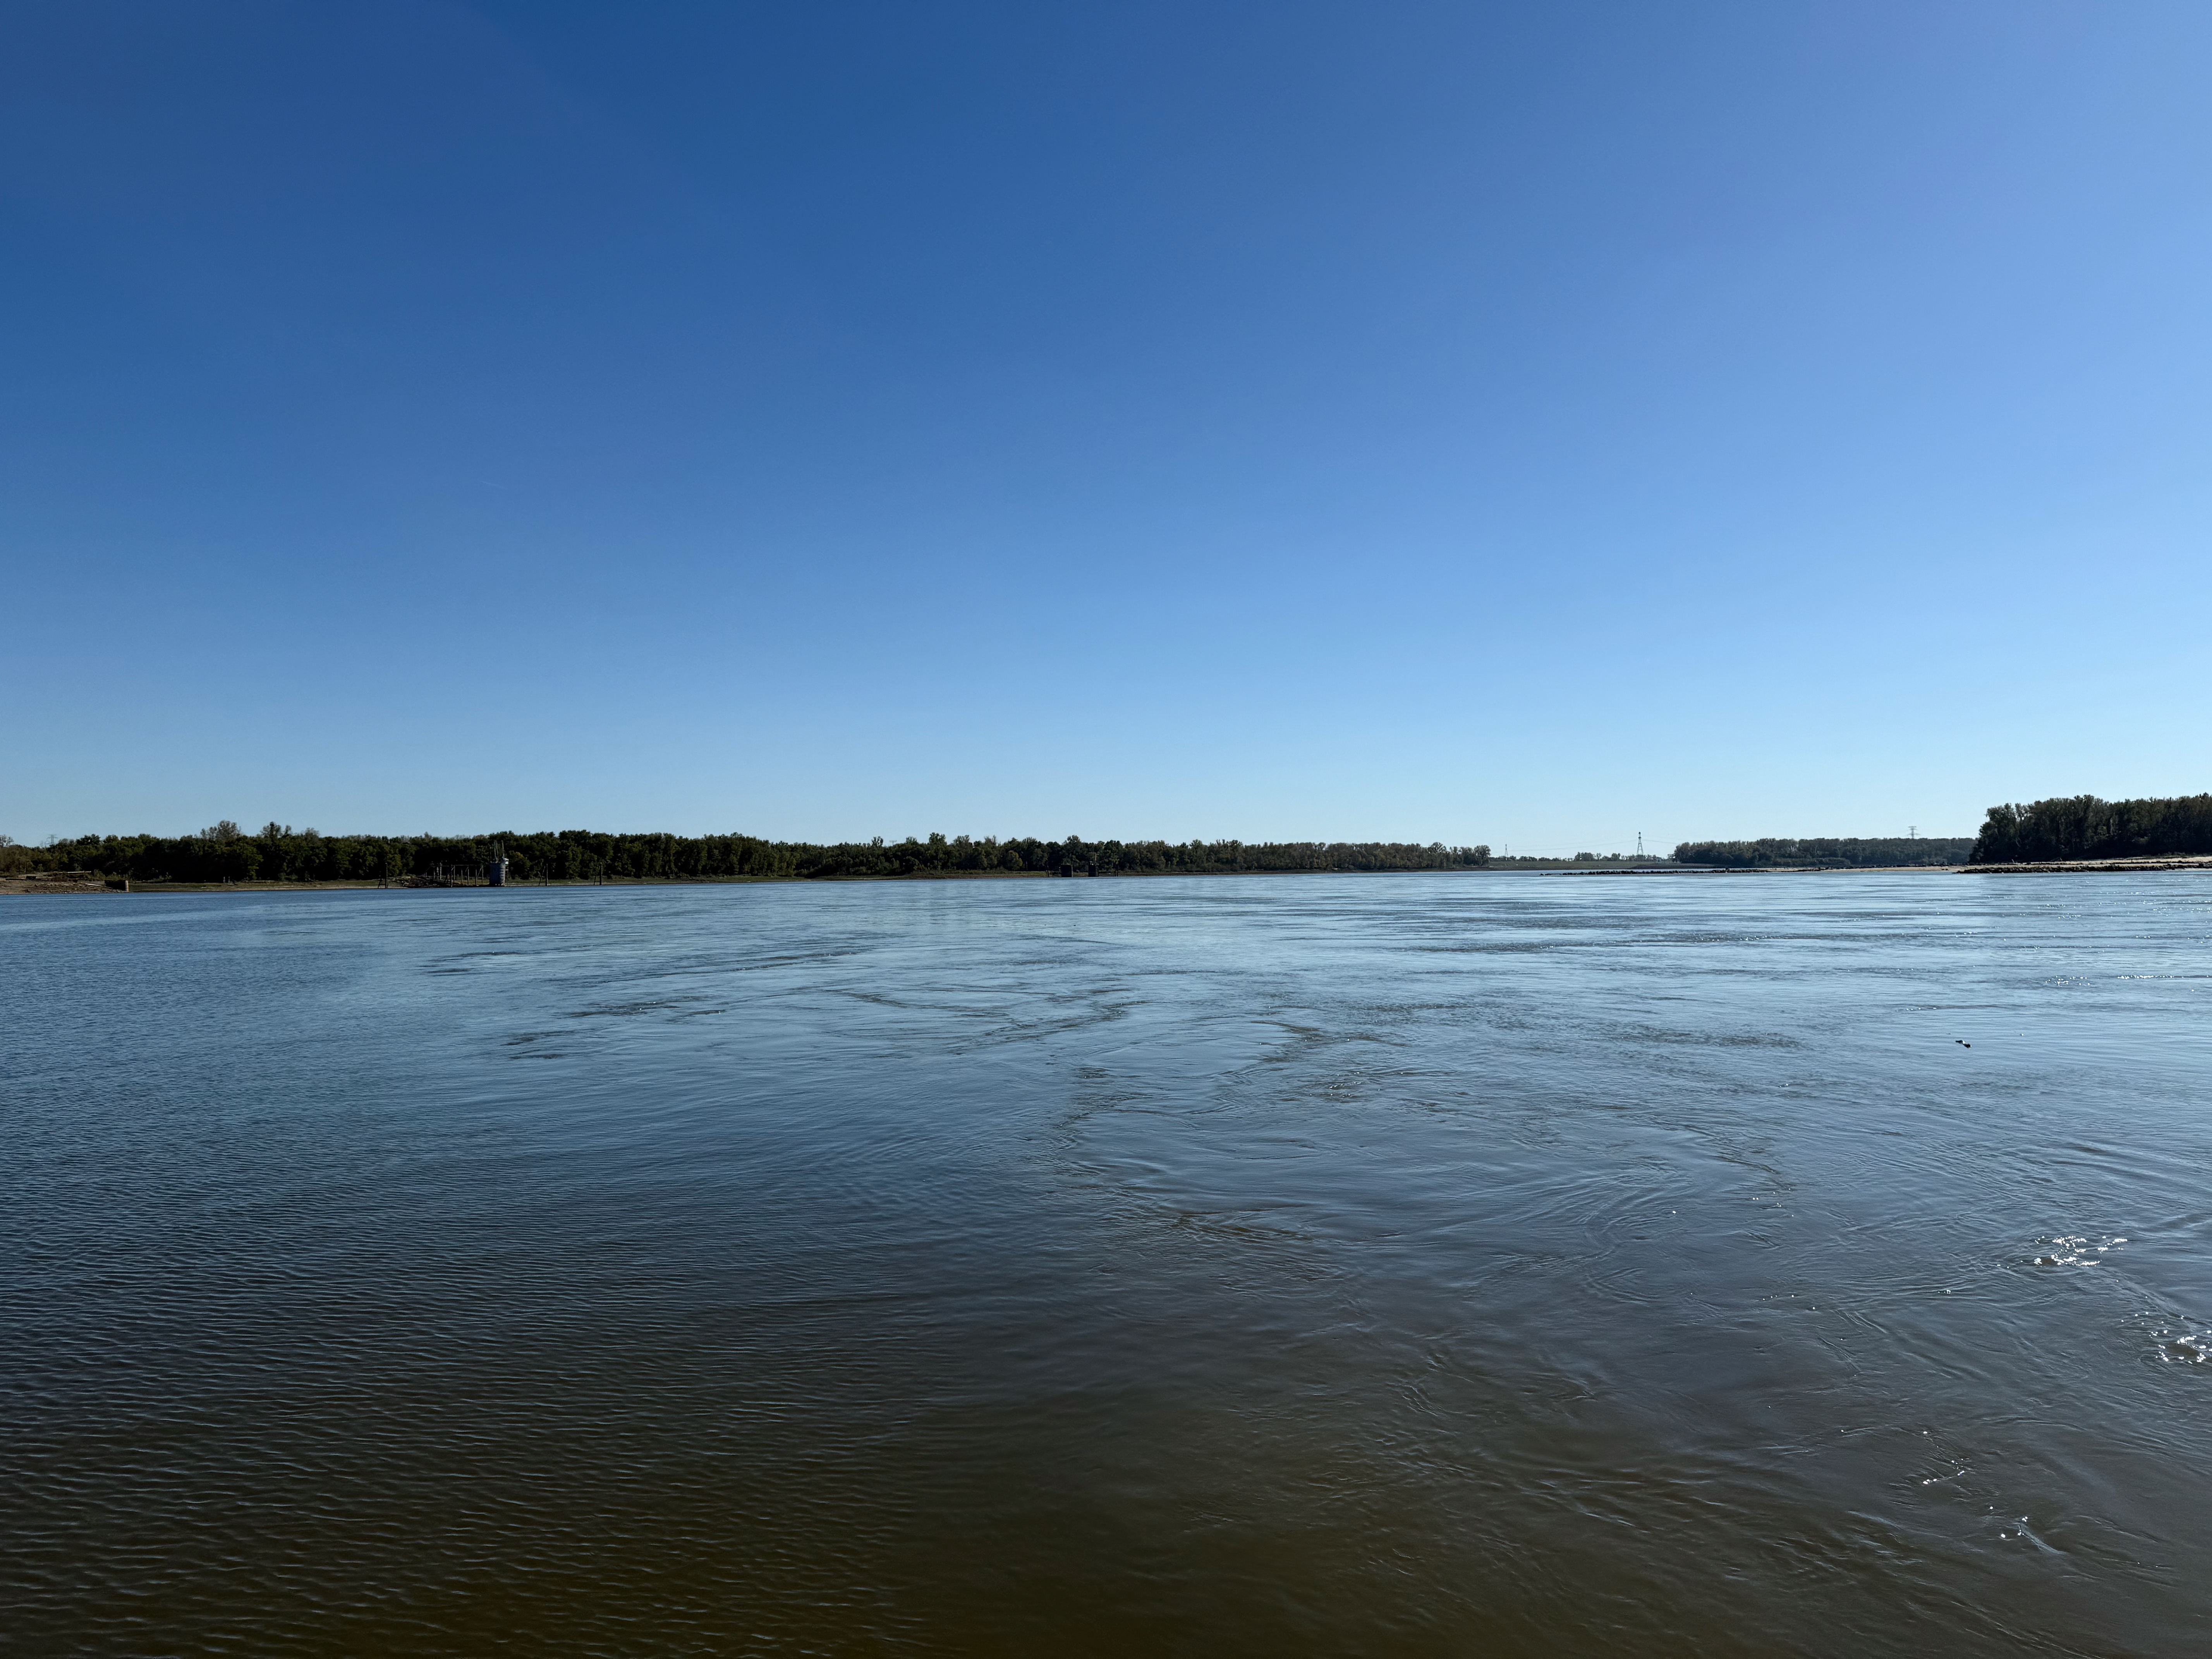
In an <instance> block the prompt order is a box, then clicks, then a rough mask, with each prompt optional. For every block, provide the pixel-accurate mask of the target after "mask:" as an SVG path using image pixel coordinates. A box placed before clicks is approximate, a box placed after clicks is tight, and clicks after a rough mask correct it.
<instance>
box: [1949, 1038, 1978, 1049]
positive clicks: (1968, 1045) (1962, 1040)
mask: <svg viewBox="0 0 2212 1659" xmlns="http://www.w3.org/2000/svg"><path fill="white" fill-rule="evenodd" d="M1951 1041H1952V1042H1955V1043H1957V1044H1958V1045H1959V1046H1960V1048H1972V1047H1973V1046H1974V1045H1973V1044H1972V1043H1971V1042H1967V1041H1966V1038H1964V1037H1953V1038H1952V1039H1951Z"/></svg>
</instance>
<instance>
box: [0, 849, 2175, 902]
mask: <svg viewBox="0 0 2212 1659" xmlns="http://www.w3.org/2000/svg"><path fill="white" fill-rule="evenodd" d="M1906 871H1912V872H1918V873H1920V874H1923V875H1931V876H1942V875H1949V876H2007V875H2069V876H2090V875H2127V874H2133V873H2136V872H2163V871H2196V872H2212V858H2150V859H2061V860H2051V861H2049V862H2046V863H2040V864H1913V865H1862V866H1854V867H1851V868H1847V869H1836V868H1821V867H1820V866H1813V865H1769V866H1764V867H1761V868H1758V869H1744V870H1738V869H1726V868H1723V867H1721V866H1717V865H1651V864H1644V865H1622V866H1612V867H1600V868H1597V869H1589V868H1583V869H1577V868H1576V867H1574V866H1571V865H1565V866H1557V867H1553V868H1551V869H1537V870H1529V869H1522V870H1513V869H1505V870H1456V871H1451V872H1445V873H1449V874H1452V875H1459V876H1510V875H1528V876H1857V875H1870V874H1882V875H1896V874H1899V873H1902V872H1906ZM1131 873H1137V872H1131ZM1143 873H1146V874H1155V875H1158V876H1168V875H1188V874H1190V873H1191V872H1177V871H1159V872H1143ZM1230 873H1237V872H1206V874H1208V875H1212V874H1230ZM1243 873H1245V874H1249V875H1279V876H1298V875H1328V874H1332V873H1334V874H1357V873H1360V872H1343V871H1338V872H1329V871H1303V870H1259V871H1247V872H1243ZM1368 873H1379V874H1385V875H1406V874H1411V875H1425V874H1434V873H1437V872H1430V871H1384V872H1368ZM1053 874H1054V872H1050V871H1043V870H1022V871H1012V870H1009V871H970V870H948V871H942V872H935V873H933V874H931V875H927V876H866V877H842V878H832V879H840V880H864V881H1038V880H1045V879H1049V878H1051V877H1052V875H1053ZM763 879H769V880H797V879H799V878H797V877H772V878H761V877H746V876H707V877H684V876H677V877H651V878H644V879H636V878H624V879H621V880H611V881H608V882H605V883H603V884H602V883H595V882H586V881H556V882H550V883H544V882H537V881H517V882H515V883H513V885H514V886H516V887H539V886H549V885H550V886H554V887H591V886H598V885H605V886H610V887H686V886H696V887H726V886H734V885H739V884H749V883H750V882H753V881H757V880H763ZM382 885H385V884H383V883H380V882H374V881H249V882H228V883H226V882H186V881H125V880H124V879H122V878H119V877H107V876H100V875H97V874H94V873H91V872H85V871H64V872H58V873H57V874H53V875H45V876H36V875H34V876H11V877H0V896H6V895H9V894H15V895H31V894H38V893H123V892H130V893H298V892H306V891H332V890H336V891H360V890H364V889H374V888H377V887H380V886H382ZM391 885H392V886H393V887H398V886H399V885H400V884H399V883H398V882H393V883H392V884H391Z"/></svg>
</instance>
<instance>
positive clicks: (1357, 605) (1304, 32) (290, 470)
mask: <svg viewBox="0 0 2212 1659" xmlns="http://www.w3.org/2000/svg"><path fill="white" fill-rule="evenodd" d="M2208 86H2212V9H2207V8H2205V7H2204V6H2203V5H2202V4H2197V3H2191V4H2185V5H2159V4H2148V3H2145V4H2130V5H2126V6H2118V7H2113V6H2084V5H2080V4H2074V3H2069V4H2064V5H2046V4H2033V3H2027V4H2023V3H2019V0H2002V3H1989V4H1940V3H1939V4H1929V3H1926V0H1911V3H1902V4H1895V5H1885V4H1880V3H1868V0H1851V3H1836V4H1781V5H1778V4H1772V3H1766V0H1756V3H1744V4H1737V5H1692V4H1686V5H1653V4H1650V3H1644V0H1635V3H1624V4H1600V3H1577V4H1573V5H1559V4H1553V3H1528V4H1520V5H1504V6H1498V5H1493V6H1483V5H1476V4H1466V3H1451V4H1436V5H1393V4H1362V5H1356V6H1353V5H1341V4H1333V5H1311V6H1307V5H1296V4H1284V3H1267V4H1253V5H1205V4H1199V5H1193V4H1189V3H1182V0H1178V3H1174V4H1161V5H1144V4H1136V5H1129V4H1116V5H1113V6H1098V5H1085V6H1077V5H1049V4H1036V3H1022V4H1010V5H1006V6H986V5H960V4H945V5H915V4H911V3H905V0H899V3H888V4H883V5H836V4H826V5H820V6H816V5H789V4H785V5H776V6H732V5H726V4H714V5H698V6H685V5H653V6H617V5H612V4H608V5H601V6H590V7H586V6H567V5H558V4H546V3H536V0H533V3H529V4H521V3H517V4H513V5H493V6H467V5H458V4H457V5H417V4H408V3H389V4H379V5H374V6H344V7H338V6H322V5H300V4H291V5H273V4H271V5H235V4H222V3H195V4H191V5H175V4H170V3H166V0H164V3H149V4H143V5H120V6H118V5H104V4H96V3H95V4H70V5H44V4H28V3H18V4H15V5H14V6H11V7H9V8H8V9H6V10H5V11H4V12H0V696H4V699H5V702H4V708H3V709H0V829H4V830H6V831H8V832H9V833H11V834H13V835H15V836H16V837H17V838H18V839H22V840H32V839H37V838H41V837H43V836H46V835H48V834H50V833H55V832H65V833H70V834H75V833H79V832H82V831H85V830H91V829H109V830H123V829H141V828H143V829H156V830H161V831H167V832H176V831H179V830H184V829H192V828H196V827H197V826H198V825H200V824H202V823H208V822H210V821H211V820H213V819H214V818H216V817H234V818H237V819H240V820H242V821H246V822H248V823H258V822H259V821H260V820H262V819H264V818H267V817H276V818H279V819H283V820H285V821H288V822H290V823H295V824H298V825H301V826H305V825H307V824H310V823H312V824H314V825H315V826H317V827H318V828H320V829H324V830H325V831H337V830H343V829H380V830H387V831H407V830H419V829H441V830H454V831H459V830H469V829H488V828H493V827H513V828H532V827H538V826H547V827H557V826H574V825H585V824H589V825H593V826H599V827H605V828H614V829H678V830H683V831H687V832H696V831H701V830H707V829H745V830H749V831H751V832H755V833H759V834H764V835H770V836H794V837H806V838H842V837H863V836H869V835H872V834H882V835H884V836H893V837H896V836H903V835H906V834H909V833H915V834H921V833H926V832H927V831H929V830H932V829H943V830H945V831H946V832H948V833H959V832H962V831H969V832H973V833H976V834H983V833H997V834H1038V835H1045V836H1060V835H1066V834H1067V833H1069V832H1071V831H1073V832H1079V833H1081V834H1083V835H1085V836H1169V837H1171V838H1176V839H1182V838H1187V837H1189V836H1206V837H1212V836H1231V835H1234V836H1243V837H1245V838H1247V839H1261V838H1279V837H1299V838H1304V837H1352V838H1359V839H1366V838H1370V837H1385V838H1393V839H1396V838H1413V839H1419V840H1422V841H1428V840H1432V839H1441V840H1444V841H1448V842H1474V841H1478V840H1480V841H1487V842H1491V843H1492V845H1493V846H1502V845H1504V844H1507V843H1510V844H1512V845H1513V846H1514V847H1515V848H1516V850H1519V849H1521V848H1528V849H1530V850H1535V849H1538V848H1562V849H1567V850H1572V849H1573V848H1584V847H1587V848H1593V849H1596V850H1607V849H1611V848H1626V847H1630V846H1632V845H1633V843H1634V837H1635V836H1636V833H1637V832H1638V830H1639V829H1640V830H1642V831H1643V832H1644V835H1645V836H1646V838H1647V840H1648V841H1650V842H1652V843H1654V844H1671V843H1672V842H1674V841H1675V840H1677V839H1680V838H1682V837H1686V836H1755V835H1762V834H1783V835H1791V834H1799V835H1810V834H1839V835H1852V834H1859V835H1881V834H1895V833H1902V832H1903V831H1904V830H1905V828H1906V827H1907V825H1909V824H1914V825H1917V826H1918V827H1919V829H1920V831H1921V833H1923V834H1940V833H1949V834H1962V833H1971V831H1972V829H1973V828H1974V827H1975V825H1976V824H1977V823H1978V821H1979V819H1980V817H1981V812H1982V810H1983V808H1984V807H1985V806H1987V805H1989V804H1990V803H1991V802H1994V801H1997V800H2002V799H2032V798H2034V797H2038V796H2041V795H2045V794H2051V793H2077V792H2080V791H2084V790H2092V791H2095V792H2097V793H2102V794H2107V795H2118V794H2142V793H2179V792H2191V793H2193V792H2195V791H2197V790H2200V789H2203V788H2206V787H2212V764H2209V763H2208V761H2209V760H2212V757H2208V748H2212V741H2208V738H2207V729H2208V728H2207V721H2206V718H2205V709H2204V702H2205V696H2204V686H2205V682H2206V640H2207V621H2208V604H2207V602H2208V599H2212V559H2208V556H2207V554H2208V538H2207V532H2208V530H2212V474H2208V460H2212V372H2208V371H2212V362H2208V356H2212V350H2208V348H2212V304H2208V300H2207V296H2208V295H2212V97H2209V96H2208V95H2207V93H2206V88H2207V87H2208Z"/></svg>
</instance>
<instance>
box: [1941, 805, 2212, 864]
mask: <svg viewBox="0 0 2212 1659" xmlns="http://www.w3.org/2000/svg"><path fill="white" fill-rule="evenodd" d="M2170 854H2172V855H2187V854H2212V795H2182V796H2178V797H2174V798H2172V799H2145V800H2100V799H2097V797H2096V796H2094V795H2059V796H2054V797H2053V798H2052V799H2049V800H2039V801H2035V802H2033V803H2032V804H2030V805H2026V806H2021V805H2009V806H1992V807H1991V808H1990V812H1989V816H1988V817H1986V818H1984V820H1983V821H1982V833H1981V834H1980V835H1979V836H1976V837H1975V839H1974V852H1973V859H1972V862H1974V863H1976V864H2032V863H2039V862H2042V861H2043V860H2049V859H2131V858H2157V857H2160V856H2163V855H2170Z"/></svg>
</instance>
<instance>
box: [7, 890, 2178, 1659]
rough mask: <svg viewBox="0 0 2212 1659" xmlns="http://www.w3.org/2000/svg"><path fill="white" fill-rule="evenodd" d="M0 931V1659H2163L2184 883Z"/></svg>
mask: <svg viewBox="0 0 2212 1659" xmlns="http://www.w3.org/2000/svg"><path fill="white" fill-rule="evenodd" d="M0 906H4V907H5V908H0V991H4V1001H3V1002H0V1135H3V1136H4V1144H3V1145H0V1388H4V1395H0V1401H4V1417H0V1534H4V1542H3V1543H0V1592H4V1606H0V1648H4V1649H5V1650H7V1651H10V1652H21V1653H25V1654H49V1653H51V1654H63V1653H71V1654H75V1653H85V1654H106V1653H118V1654H121V1653H130V1654H138V1653H144V1654H157V1653H158V1654H203V1653H215V1652H223V1653H237V1654H254V1655H260V1654H285V1653H302V1654H306V1653H314V1654H366V1653H421V1654H447V1653H454V1654H458V1653H483V1652H490V1651H500V1650H507V1651H513V1652H517V1653H529V1654H571V1653H574V1654H583V1653H598V1654H659V1653H702V1654H705V1653H753V1652H758V1653H833V1654H867V1653H880V1654H902V1653H907V1654H978V1655H988V1654H1130V1653H1188V1654H1200V1653H1203V1654H1207V1655H1239V1654H1253V1655H1279V1654H1285V1653H1315V1654H1322V1653H1327V1654H1338V1653H1343V1654H1353V1653H1357V1654H1373V1655H1395V1654H1407V1655H1413V1654H1454V1655H1459V1654H1502V1655H1512V1654H1530V1655H1535V1654H1545V1655H1554V1654H1566V1655H1581V1654H1590V1655H1596V1654H1606V1655H1618V1654H1624V1653H1633V1654H1676V1653H1680V1654H1691V1653H1698V1654H1723V1655H1725V1654H1746V1655H1750V1654H1760V1655H1771V1654H1778V1653H1804V1654H1821V1655H1829V1654H1832V1655H1838V1656H1843V1655H1851V1656H1857V1655H1865V1654H1870V1653H1935V1652H1946V1653H1990V1654H1999V1653H2003V1654H2018V1653H2030V1654H2033V1653H2081V1654H2089V1653H2094V1654H2100V1655H2105V1654H2146V1655H2168V1654H2186V1653H2197V1652H2207V1651H2212V1507H2208V1498H2212V1414H2209V1413H2208V1409H2207V1408H2208V1402H2212V1363H2208V1358H2212V1188H2208V1176H2212V1115H2209V1114H2208V1106H2212V1087H2208V1085H2212V1041H2208V1033H2212V1023H2208V1017H2212V977H2208V975H2212V951H2208V949H2207V943H2208V939H2207V933H2208V923H2212V878H2204V877H2191V876H2166V877H2162V878H2161V877H2147V878H2130V877H2105V878H2095V877H2088V878H1965V877H1958V876H1946V875H1936V874H1929V875H1914V876H1896V877H1892V876H1876V875H1857V876H1854V875H1839V876H1816V877H1790V876H1777V877H1764V878H1741V879H1722V878H1645V879H1638V878H1619V879H1613V878H1532V877H1522V876H1464V875H1462V876H1422V877H1403V878H1387V877H1383V878H1373V877H1370V878H1334V877H1307V878H1249V879H1212V880H1206V879H1195V880H1151V881H1139V880H1123V881H1078V882H1062V881H1036V882H1027V883H1015V882H975V883H939V884H849V885H787V886H757V887H667V888H659V889H631V890H574V891H562V890H529V889H521V890H508V891H504V892H487V891H481V890H479V891H475V892H419V893H412V892H411V893H400V892H392V893H383V892H363V893H302V894H297V895H288V896H229V897H212V896H211V897H204V898H194V897H188V896H160V895H152V896H130V897H124V896H115V897H112V898H109V897H81V898H64V897H39V898H21V899H4V900H0ZM1965 1043H1971V1044H1972V1047H1971V1048H1968V1047H1966V1046H1963V1044H1965Z"/></svg>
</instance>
